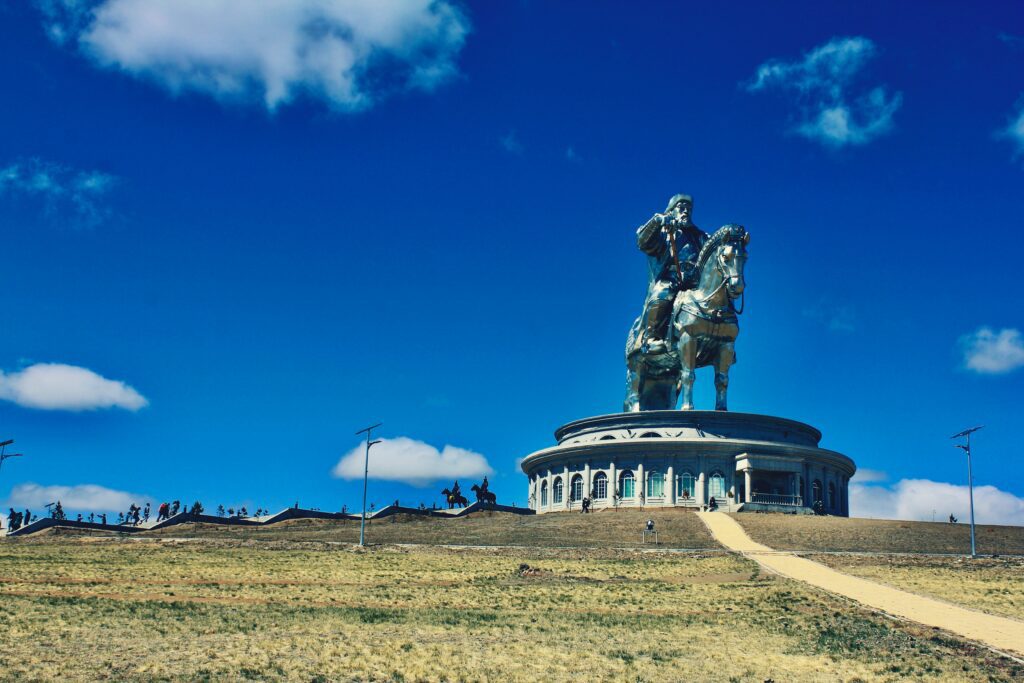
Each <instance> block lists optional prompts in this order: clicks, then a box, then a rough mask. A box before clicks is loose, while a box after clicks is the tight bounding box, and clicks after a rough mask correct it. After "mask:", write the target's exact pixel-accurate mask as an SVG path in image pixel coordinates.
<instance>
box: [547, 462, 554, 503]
mask: <svg viewBox="0 0 1024 683" xmlns="http://www.w3.org/2000/svg"><path fill="white" fill-rule="evenodd" d="M554 507H555V473H554V472H552V471H551V468H548V512H550V511H551V510H553V509H554Z"/></svg>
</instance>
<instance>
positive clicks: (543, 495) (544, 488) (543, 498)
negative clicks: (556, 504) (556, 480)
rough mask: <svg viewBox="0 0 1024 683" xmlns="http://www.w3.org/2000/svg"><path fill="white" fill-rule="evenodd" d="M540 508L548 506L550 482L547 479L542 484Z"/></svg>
mask: <svg viewBox="0 0 1024 683" xmlns="http://www.w3.org/2000/svg"><path fill="white" fill-rule="evenodd" d="M540 506H541V507H542V508H546V507H547V506H548V482H547V480H546V479H545V480H544V481H542V482H541V484H540Z"/></svg>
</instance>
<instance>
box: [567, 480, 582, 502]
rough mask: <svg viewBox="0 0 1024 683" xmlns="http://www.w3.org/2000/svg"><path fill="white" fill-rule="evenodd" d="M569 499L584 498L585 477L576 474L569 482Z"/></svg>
mask: <svg viewBox="0 0 1024 683" xmlns="http://www.w3.org/2000/svg"><path fill="white" fill-rule="evenodd" d="M569 500H574V501H575V500H583V477H582V476H581V475H579V474H574V475H573V477H572V481H571V482H570V484H569Z"/></svg>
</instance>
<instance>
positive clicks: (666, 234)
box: [623, 194, 750, 412]
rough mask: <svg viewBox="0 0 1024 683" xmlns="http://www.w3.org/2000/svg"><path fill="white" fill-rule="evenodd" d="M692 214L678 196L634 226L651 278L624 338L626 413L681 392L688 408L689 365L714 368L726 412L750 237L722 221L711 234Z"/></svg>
mask: <svg viewBox="0 0 1024 683" xmlns="http://www.w3.org/2000/svg"><path fill="white" fill-rule="evenodd" d="M692 212H693V199H692V198H691V197H690V196H689V195H685V194H677V195H675V196H674V197H672V199H671V200H669V203H668V207H667V208H666V210H665V213H660V214H655V215H654V216H653V217H652V218H651V219H650V220H648V221H647V222H646V223H645V224H644V225H642V226H641V227H640V229H639V230H637V246H639V247H640V250H641V251H643V252H644V253H645V254H647V262H648V271H649V277H648V287H647V297H646V298H645V300H644V310H643V313H642V314H641V315H640V317H639V318H637V319H636V320H635V321H634V322H633V326H632V328H631V329H630V333H629V337H628V339H627V341H626V368H627V373H626V399H625V401H624V405H623V410H624V411H626V412H634V411H640V410H671V409H673V408H675V406H676V402H677V400H678V398H679V395H680V394H682V397H683V401H682V409H683V410H692V409H693V376H694V370H695V369H696V368H698V367H703V366H706V365H712V366H714V367H715V386H716V389H717V393H716V400H715V409H716V410H726V397H725V392H726V387H727V386H728V371H729V367H730V366H731V365H732V364H733V363H734V362H735V352H734V350H733V342H735V340H736V336H737V335H738V334H739V325H738V322H737V315H738V313H739V312H742V311H737V310H736V308H735V305H734V300H735V299H736V298H737V297H739V296H741V295H742V293H743V288H744V280H743V267H744V265H745V263H746V244H747V242H748V241H749V239H750V236H749V234H748V233H747V231H746V229H745V228H743V227H742V226H739V225H727V226H724V227H723V228H721V229H720V230H718V231H717V232H715V234H714V235H712V236H710V237H709V236H708V235H707V233H705V232H703V231H702V230H701V229H700V228H698V227H697V226H696V225H694V224H693V222H692V220H691V216H692Z"/></svg>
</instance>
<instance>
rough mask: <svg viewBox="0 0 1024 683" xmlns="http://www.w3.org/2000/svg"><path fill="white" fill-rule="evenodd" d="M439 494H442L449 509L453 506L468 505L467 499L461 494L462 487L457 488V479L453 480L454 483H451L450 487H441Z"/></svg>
mask: <svg viewBox="0 0 1024 683" xmlns="http://www.w3.org/2000/svg"><path fill="white" fill-rule="evenodd" d="M441 495H442V496H444V499H445V502H446V503H448V509H449V510H451V509H452V508H454V507H455V506H458V507H463V508H464V507H466V506H467V505H469V501H468V500H467V499H466V497H465V496H464V495H462V489H461V488H459V480H458V479H456V480H455V484H453V485H452V487H451V489H441Z"/></svg>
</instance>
